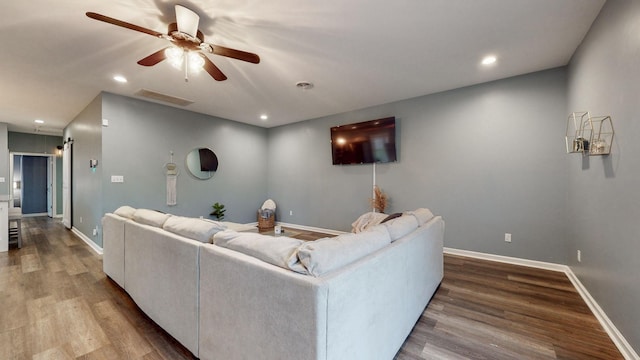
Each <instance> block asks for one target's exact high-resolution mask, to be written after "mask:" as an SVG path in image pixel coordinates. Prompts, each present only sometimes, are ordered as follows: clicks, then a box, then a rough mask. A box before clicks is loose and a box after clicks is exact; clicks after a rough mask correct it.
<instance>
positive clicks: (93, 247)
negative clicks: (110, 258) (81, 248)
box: [71, 227, 102, 255]
mask: <svg viewBox="0 0 640 360" xmlns="http://www.w3.org/2000/svg"><path fill="white" fill-rule="evenodd" d="M71 231H72V232H73V233H74V234H75V235H76V236H77V237H79V238H80V240H82V241H84V242H85V243H87V245H89V247H90V248H91V250H93V251H95V252H96V254H98V255H102V248H101V247H100V246H98V244H96V243H94V242H93V240H91V239H89V238H88V237H87V236H86V235H85V234H83V233H82V232H80V230H78V229H77V228H76V227H71Z"/></svg>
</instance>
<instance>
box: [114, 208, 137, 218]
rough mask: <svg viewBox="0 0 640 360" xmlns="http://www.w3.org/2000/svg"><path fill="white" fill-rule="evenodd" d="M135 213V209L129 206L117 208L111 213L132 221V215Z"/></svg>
mask: <svg viewBox="0 0 640 360" xmlns="http://www.w3.org/2000/svg"><path fill="white" fill-rule="evenodd" d="M135 212H136V209H134V208H132V207H131V206H127V205H124V206H120V207H119V208H117V209H116V211H114V212H113V213H114V214H116V215H118V216H122V217H123V218H127V219H133V214H135Z"/></svg>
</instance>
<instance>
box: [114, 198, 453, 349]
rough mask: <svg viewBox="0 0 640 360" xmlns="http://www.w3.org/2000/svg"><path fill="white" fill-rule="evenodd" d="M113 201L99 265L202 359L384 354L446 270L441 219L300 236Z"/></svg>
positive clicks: (423, 216) (425, 216) (427, 215)
mask: <svg viewBox="0 0 640 360" xmlns="http://www.w3.org/2000/svg"><path fill="white" fill-rule="evenodd" d="M227 227H228V226H227V225H225V224H221V223H217V222H213V221H208V220H201V219H192V218H182V217H178V216H170V215H167V214H161V213H156V212H153V211H150V210H145V209H137V210H136V209H132V208H129V207H122V208H120V209H118V210H117V211H116V212H115V213H113V214H111V213H109V214H106V215H105V216H104V218H103V234H104V236H103V240H104V244H103V245H104V255H103V267H104V271H105V273H106V274H107V275H108V276H109V277H111V278H112V279H113V280H114V281H115V282H117V283H118V284H119V285H120V286H121V287H122V288H123V289H124V290H125V291H126V292H127V293H128V294H129V295H130V296H131V298H132V299H133V300H134V301H135V302H136V304H138V306H139V307H140V308H141V309H142V310H143V311H144V312H145V313H146V314H147V315H148V316H149V317H150V318H151V319H153V320H154V321H155V322H156V323H158V325H160V326H161V327H162V328H163V329H165V330H166V331H167V332H168V333H169V334H171V335H172V336H173V337H174V338H176V340H178V341H179V342H180V343H182V344H183V345H184V346H185V347H186V348H187V349H189V350H190V351H191V352H192V353H193V354H194V356H196V357H199V358H201V359H294V358H295V359H309V360H311V359H313V360H318V359H323V360H327V359H392V358H393V357H394V355H395V354H396V353H397V351H398V349H399V348H400V347H401V346H402V343H403V342H404V340H405V339H406V337H407V335H408V334H409V333H410V332H411V329H412V328H413V326H414V325H415V323H416V321H417V320H418V318H419V317H420V314H421V313H422V312H423V311H424V308H425V307H426V305H427V303H428V302H429V300H430V299H431V297H432V295H433V293H434V292H435V290H436V289H437V287H438V285H439V284H440V281H441V280H442V276H443V261H442V247H443V243H442V241H443V234H444V221H443V220H442V218H441V217H439V216H433V215H432V214H431V212H430V211H429V210H427V209H418V210H416V211H412V212H407V213H405V214H404V215H403V216H401V217H398V218H396V219H393V220H391V221H388V222H386V223H384V224H380V225H376V226H372V227H370V228H369V229H367V230H365V231H363V232H361V233H358V234H351V233H348V234H342V235H339V236H337V237H334V238H326V239H320V240H316V241H310V242H304V241H302V240H297V239H291V238H287V237H270V236H266V235H261V234H257V233H245V232H237V231H234V230H229V229H227Z"/></svg>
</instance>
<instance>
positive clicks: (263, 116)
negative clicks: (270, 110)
mask: <svg viewBox="0 0 640 360" xmlns="http://www.w3.org/2000/svg"><path fill="white" fill-rule="evenodd" d="M268 118H269V116H267V115H266V114H262V115H260V119H261V120H267V119H268Z"/></svg>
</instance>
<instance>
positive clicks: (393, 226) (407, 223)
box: [382, 215, 418, 242]
mask: <svg viewBox="0 0 640 360" xmlns="http://www.w3.org/2000/svg"><path fill="white" fill-rule="evenodd" d="M382 226H386V227H387V230H389V235H391V241H392V242H393V241H396V240H398V239H400V238H401V237H403V236H405V235H407V234H408V233H410V232H412V231H413V230H415V229H417V228H418V219H416V217H415V216H409V215H405V216H400V217H399V218H395V219H393V220H391V221H387V222H386V223H384V224H382Z"/></svg>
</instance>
